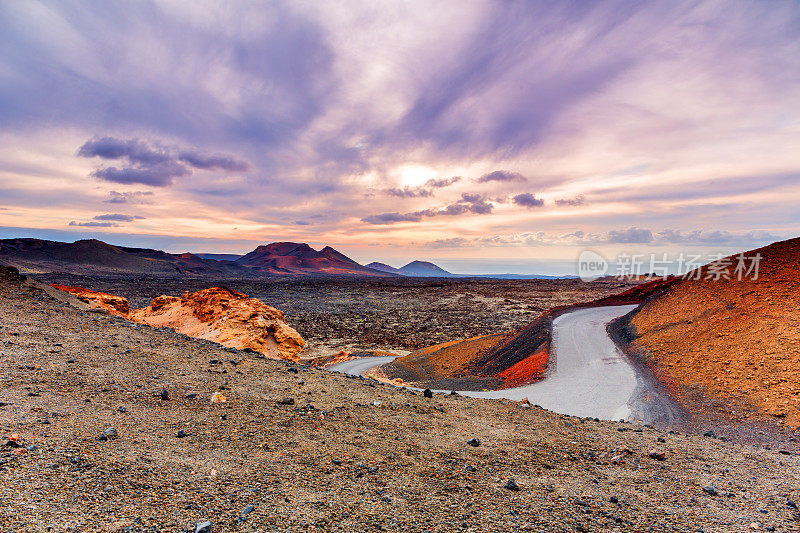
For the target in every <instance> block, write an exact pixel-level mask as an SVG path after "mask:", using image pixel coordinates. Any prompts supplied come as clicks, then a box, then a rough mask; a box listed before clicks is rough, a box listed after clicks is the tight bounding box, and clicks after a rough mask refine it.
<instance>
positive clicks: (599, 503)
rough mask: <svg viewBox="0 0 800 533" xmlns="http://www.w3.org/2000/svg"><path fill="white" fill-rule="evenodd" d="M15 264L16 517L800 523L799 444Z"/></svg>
mask: <svg viewBox="0 0 800 533" xmlns="http://www.w3.org/2000/svg"><path fill="white" fill-rule="evenodd" d="M0 276H2V277H0V376H2V380H3V382H2V389H0V434H2V436H3V438H2V441H1V442H0V444H2V446H1V447H0V463H2V464H0V530H1V531H264V530H266V531H329V530H330V531H372V530H375V531H383V530H388V531H514V530H523V531H526V530H531V531H600V530H603V531H615V530H619V531H648V530H652V531H698V530H700V529H702V530H704V531H725V532H727V531H753V530H763V531H791V530H797V528H798V526H800V513H798V509H797V505H796V504H795V502H797V501H799V500H798V499H799V498H800V457H798V456H796V455H784V454H781V453H779V451H778V450H766V449H763V448H754V447H750V446H746V445H737V444H732V443H729V442H723V441H721V440H719V439H714V438H711V437H700V436H685V435H679V434H670V433H668V432H663V431H658V430H654V429H651V428H646V427H638V426H633V425H629V424H623V423H614V422H602V421H595V420H589V419H577V418H573V417H568V416H561V415H556V414H553V413H550V412H546V411H544V410H541V409H538V408H536V407H528V406H524V405H520V404H516V403H512V402H499V401H488V400H476V399H469V398H463V397H459V396H451V395H433V396H432V397H430V398H428V397H425V396H424V395H422V394H415V393H414V392H412V391H406V390H403V389H397V388H393V387H390V386H386V385H381V384H377V383H374V382H368V381H364V380H359V379H350V378H347V377H345V376H342V375H337V374H332V373H329V372H327V371H325V370H321V369H307V368H303V367H297V366H292V365H291V364H287V363H284V362H281V361H274V360H269V359H264V358H258V357H257V356H258V354H253V353H249V352H247V353H246V352H242V351H239V350H236V349H233V348H224V347H222V346H220V345H218V344H215V343H211V342H208V341H203V340H197V339H192V338H189V337H187V336H184V335H181V334H178V333H176V332H175V331H174V330H171V329H166V328H161V329H153V328H151V327H150V326H147V325H142V324H135V323H131V322H129V321H127V320H125V319H123V318H120V317H115V316H111V315H108V314H100V313H92V312H87V311H82V310H79V309H76V308H74V307H71V306H69V305H68V304H65V303H62V302H59V301H57V300H54V299H53V298H51V297H50V296H49V295H48V294H47V293H45V292H43V291H42V290H41V289H39V288H37V287H35V286H32V285H30V284H27V283H25V282H24V281H22V280H19V279H15V277H14V276H13V275H12V274H10V273H9V272H7V271H6V272H4V273H3V274H0ZM212 397H213V398H214V399H215V402H212V401H211V399H212ZM223 400H224V401H223Z"/></svg>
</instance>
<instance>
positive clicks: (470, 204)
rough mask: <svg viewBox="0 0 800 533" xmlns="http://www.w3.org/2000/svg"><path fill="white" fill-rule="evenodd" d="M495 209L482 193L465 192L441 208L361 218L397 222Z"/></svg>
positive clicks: (382, 222)
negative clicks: (455, 200) (452, 202)
mask: <svg viewBox="0 0 800 533" xmlns="http://www.w3.org/2000/svg"><path fill="white" fill-rule="evenodd" d="M493 209H494V205H493V204H491V203H489V202H487V201H486V198H484V197H483V196H482V195H480V194H470V193H463V194H462V195H461V199H460V200H459V201H457V202H456V203H454V204H450V205H447V206H445V207H443V208H440V209H424V210H422V211H415V212H413V213H382V214H380V215H371V216H368V217H364V218H362V219H361V221H362V222H367V223H369V224H393V223H395V222H419V221H420V220H422V218H423V217H436V216H440V215H442V216H457V215H463V214H465V213H472V214H475V215H488V214H489V213H491V212H492V210H493Z"/></svg>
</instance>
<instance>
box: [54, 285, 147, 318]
mask: <svg viewBox="0 0 800 533" xmlns="http://www.w3.org/2000/svg"><path fill="white" fill-rule="evenodd" d="M51 286H52V287H55V288H56V289H58V290H60V291H64V292H68V293H70V294H72V295H74V296H76V297H77V298H78V299H79V300H80V301H82V302H85V303H87V304H88V305H89V307H91V308H92V309H105V310H106V311H108V312H109V313H111V314H112V315H117V316H124V317H127V316H128V313H130V311H131V308H130V306H129V305H128V299H127V298H123V297H122V296H115V295H113V294H108V293H105V292H96V291H92V290H89V289H84V288H83V287H70V286H67V285H59V284H58V283H51Z"/></svg>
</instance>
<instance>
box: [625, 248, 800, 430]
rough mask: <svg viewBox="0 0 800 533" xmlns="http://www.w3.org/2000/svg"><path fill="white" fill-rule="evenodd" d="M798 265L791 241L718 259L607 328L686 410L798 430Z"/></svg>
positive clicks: (799, 259)
mask: <svg viewBox="0 0 800 533" xmlns="http://www.w3.org/2000/svg"><path fill="white" fill-rule="evenodd" d="M759 256H760V260H757V259H754V258H757V257H759ZM741 263H743V265H741ZM739 266H743V267H744V269H743V270H739V271H738V272H737V267H739ZM798 267H800V238H798V239H791V240H788V241H783V242H777V243H773V244H771V245H769V246H766V247H764V248H759V249H757V250H753V251H750V252H745V253H743V254H740V255H735V256H731V257H728V258H724V259H721V260H719V261H716V262H714V263H711V264H709V265H706V266H704V267H702V268H701V269H698V270H695V271H693V272H691V273H689V274H688V275H687V276H685V277H684V278H683V279H677V280H675V281H674V282H673V283H672V284H670V286H669V287H668V289H667V290H666V291H664V292H663V293H661V294H658V295H655V296H654V297H652V298H650V299H649V300H648V301H647V302H645V303H644V304H643V305H642V306H641V307H639V308H638V309H635V310H634V311H633V312H632V313H630V314H629V315H627V316H625V317H623V318H622V319H620V321H619V322H618V324H616V329H617V331H618V333H619V336H620V337H621V338H623V339H624V340H626V341H628V342H629V344H628V348H629V349H630V350H631V351H632V353H633V354H634V355H635V356H639V357H641V358H643V360H644V361H645V362H646V363H648V364H649V366H651V367H653V368H654V369H655V370H656V372H657V374H658V376H659V378H660V379H661V380H662V381H664V382H666V383H668V384H670V385H671V386H672V387H673V388H674V390H675V393H676V395H677V396H678V399H679V400H681V401H683V402H684V403H685V404H686V405H687V406H689V405H692V404H696V403H697V402H696V400H697V399H698V397H699V398H701V399H707V400H710V401H711V402H713V403H714V404H715V406H719V407H722V409H723V411H724V412H727V414H729V415H734V416H735V417H737V418H738V417H747V418H753V417H757V418H762V417H768V419H769V418H773V419H774V418H778V419H784V420H785V421H786V422H787V423H788V424H790V425H793V426H800V327H798V325H800V291H798V287H800V268H798ZM748 270H750V272H749V273H748ZM740 274H742V275H740ZM740 278H741V279H740Z"/></svg>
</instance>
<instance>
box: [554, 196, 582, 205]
mask: <svg viewBox="0 0 800 533" xmlns="http://www.w3.org/2000/svg"><path fill="white" fill-rule="evenodd" d="M584 203H586V201H585V199H584V197H583V195H582V194H579V195H578V196H576V197H575V198H559V199H558V200H556V205H557V206H560V207H578V206H581V205H583V204H584Z"/></svg>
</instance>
